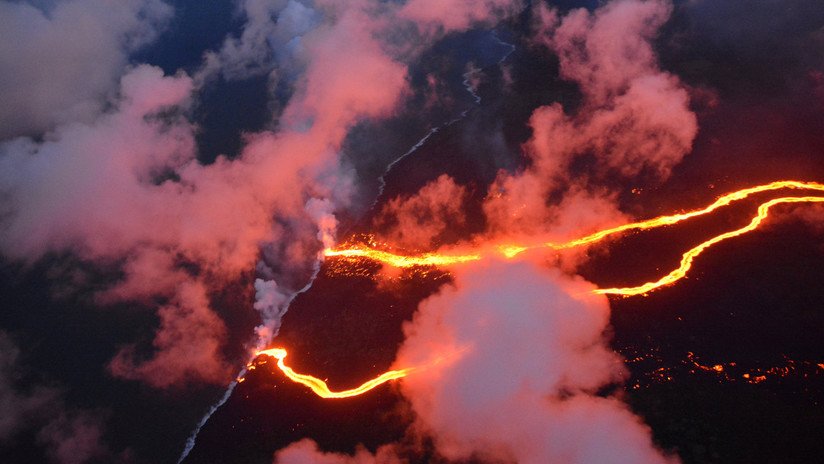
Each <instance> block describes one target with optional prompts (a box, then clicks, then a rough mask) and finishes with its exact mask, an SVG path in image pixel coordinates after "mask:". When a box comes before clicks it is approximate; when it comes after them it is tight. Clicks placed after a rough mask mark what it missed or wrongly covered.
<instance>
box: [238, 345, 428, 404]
mask: <svg viewBox="0 0 824 464" xmlns="http://www.w3.org/2000/svg"><path fill="white" fill-rule="evenodd" d="M286 355H287V353H286V350H285V349H283V348H270V349H268V350H263V351H259V352H258V353H257V354H256V355H255V357H258V356H269V357H272V358H275V359H276V360H277V365H278V368H279V369H280V370H281V371H282V372H283V374H284V375H286V377H288V378H289V379H290V380H291V381H293V382H295V383H299V384H301V385H305V386H306V387H309V388H310V389H311V390H312V391H313V392H315V394H316V395H318V396H320V397H321V398H351V397H353V396H358V395H362V394H364V393H366V392H368V391H370V390H372V389H374V388H376V387H378V386H380V385H383V384H384V383H386V382H389V381H390V380H395V379H400V378H402V377H406V376H407V374H409V373H410V372H412V371H413V370H414V368H407V369H400V370H392V371H387V372H384V373H383V374H381V375H379V376H377V377H375V378H374V379H372V380H368V381H366V382H364V383H363V384H361V385H360V386H359V387H356V388H352V389H349V390H342V391H332V390H330V389H329V386H328V385H327V384H326V382H324V381H323V380H321V379H319V378H317V377H313V376H311V375H306V374H298V373H297V372H295V371H294V370H292V368H291V367H289V366H287V365H286V363H285V362H284V361H283V360H284V359H285V358H286ZM249 367H250V368H253V367H254V366H253V365H250V366H249Z"/></svg>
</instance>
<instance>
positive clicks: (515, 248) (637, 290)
mask: <svg viewBox="0 0 824 464" xmlns="http://www.w3.org/2000/svg"><path fill="white" fill-rule="evenodd" d="M780 189H801V190H815V191H819V192H824V184H820V183H817V182H801V181H795V180H784V181H776V182H771V183H769V184H763V185H758V186H755V187H750V188H746V189H742V190H738V191H735V192H732V193H728V194H726V195H723V196H721V197H719V198H718V199H717V200H715V201H714V202H713V203H711V204H710V205H708V206H706V207H704V208H700V209H696V210H693V211H688V212H685V213H679V214H672V215H667V216H659V217H657V218H653V219H647V220H644V221H639V222H633V223H629V224H624V225H621V226H617V227H612V228H609V229H604V230H601V231H598V232H595V233H592V234H589V235H586V236H583V237H580V238H576V239H573V240H570V241H568V242H563V243H551V242H547V243H544V244H542V245H537V246H526V245H517V244H503V245H497V246H496V247H495V249H496V250H497V251H498V252H499V253H500V254H501V255H503V256H504V257H506V258H508V259H512V258H515V257H516V256H518V255H519V254H521V253H523V252H524V251H527V250H530V249H536V248H545V249H546V248H549V249H553V250H563V249H569V248H574V247H578V246H582V245H588V244H592V243H596V242H599V241H601V240H604V239H605V238H607V237H609V236H611V235H616V234H620V233H623V232H627V231H630V230H646V229H654V228H658V227H663V226H668V225H673V224H676V223H679V222H681V221H685V220H687V219H691V218H694V217H698V216H702V215H705V214H709V213H711V212H713V211H715V210H717V209H719V208H721V207H724V206H727V205H729V204H730V203H732V202H734V201H739V200H743V199H745V198H747V197H749V196H751V195H754V194H756V193H760V192H767V191H772V190H780ZM812 202H824V197H819V196H799V197H781V198H775V199H772V200H770V201H767V202H765V203H762V204H761V205H760V206H759V208H758V214H757V215H756V216H755V217H754V218H753V219H752V221H751V222H750V223H749V224H748V225H747V226H745V227H742V228H740V229H737V230H733V231H730V232H726V233H723V234H721V235H718V236H716V237H713V238H711V239H709V240H707V241H705V242H703V243H701V244H699V245H698V246H696V247H694V248H692V249H690V250H688V251H687V252H686V253H684V254H683V256H682V258H681V263H680V265H679V266H678V268H676V269H675V270H673V271H671V272H670V273H668V274H666V275H665V276H663V277H661V278H660V279H658V280H656V281H653V282H646V283H644V284H642V285H639V286H635V287H624V288H604V289H597V290H595V293H599V294H611V295H622V296H633V295H642V294H645V293H649V292H651V291H653V290H655V289H658V288H660V287H663V286H666V285H671V284H673V283H675V282H677V281H679V280H681V279H683V278H684V277H686V275H687V272H688V271H689V270H690V268H691V267H692V262H693V261H694V260H695V258H696V257H697V256H698V255H700V254H701V253H702V252H703V251H704V250H706V249H707V248H709V247H711V246H713V245H715V244H717V243H719V242H722V241H724V240H727V239H729V238H733V237H737V236H739V235H742V234H745V233H747V232H751V231H753V230H755V229H757V228H758V226H759V225H760V224H761V223H762V222H763V221H764V219H766V218H767V216H768V215H769V210H770V208H771V207H773V206H775V205H777V204H781V203H812ZM324 256H326V257H329V258H348V259H357V258H366V259H370V260H374V261H377V262H380V263H383V264H386V265H389V266H394V267H399V268H410V267H415V266H451V265H456V264H463V263H467V262H472V261H478V260H480V259H483V257H484V255H483V254H482V253H481V252H480V251H478V252H475V253H467V254H440V253H424V254H416V255H401V254H395V253H391V252H388V251H384V250H381V249H378V248H375V247H374V246H370V245H365V244H364V245H355V246H353V247H351V248H341V249H331V248H328V249H326V250H324Z"/></svg>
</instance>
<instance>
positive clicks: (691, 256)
mask: <svg viewBox="0 0 824 464" xmlns="http://www.w3.org/2000/svg"><path fill="white" fill-rule="evenodd" d="M813 202H817V203H821V202H824V197H782V198H774V199H772V200H770V201H768V202H766V203H763V204H761V206H759V207H758V214H757V215H756V216H755V217H754V218H753V219H752V221H750V223H749V224H747V225H746V226H744V227H742V228H740V229H736V230H733V231H730V232H725V233H723V234H721V235H717V236H715V237H713V238H711V239H709V240H707V241H705V242H703V243H701V244H700V245H698V246H696V247H694V248H692V249H690V250H689V251H687V252H686V253H684V255H683V256H682V257H681V265H680V266H678V268H676V269H675V270H673V271H672V272H670V273H669V274H667V275H665V276H664V277H661V278H660V279H658V280H656V281H655V282H647V283H645V284H643V285H639V286H637V287H626V288H599V289H596V290H594V292H595V293H600V294H611V295H623V296H633V295H643V294H645V293H648V292H650V291H652V290H655V289H656V288H659V287H663V286H664V285H670V284H673V283H675V282H677V281H679V280H681V279H683V278H684V277H686V275H687V272H688V271H689V270H690V268H691V267H692V262H693V260H695V258H696V257H697V256H698V255H700V254H701V253H702V252H703V251H704V250H706V249H707V248H709V247H711V246H713V245H715V244H716V243H719V242H722V241H724V240H727V239H728V238H733V237H737V236H739V235H742V234H745V233H747V232H751V231H753V230H755V229H756V228H758V226H759V225H760V224H761V222H763V221H764V219H766V218H767V216H768V215H769V213H770V208H772V207H773V206H775V205H778V204H781V203H813Z"/></svg>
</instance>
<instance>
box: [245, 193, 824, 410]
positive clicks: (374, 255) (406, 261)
mask: <svg viewBox="0 0 824 464" xmlns="http://www.w3.org/2000/svg"><path fill="white" fill-rule="evenodd" d="M779 189H802V190H815V191H820V192H824V184H819V183H816V182H800V181H778V182H772V183H769V184H764V185H759V186H755V187H750V188H747V189H742V190H738V191H736V192H732V193H729V194H726V195H723V196H721V197H719V198H718V199H717V200H715V202H713V203H712V204H710V205H709V206H706V207H704V208H701V209H697V210H693V211H689V212H686V213H680V214H673V215H669V216H660V217H657V218H653V219H648V220H645V221H639V222H634V223H629V224H625V225H622V226H618V227H613V228H609V229H604V230H601V231H598V232H595V233H593V234H590V235H586V236H584V237H581V238H577V239H574V240H570V241H568V242H565V243H559V244H555V243H544V244H542V245H539V246H522V245H511V244H508V245H499V246H497V247H496V248H497V251H498V252H499V253H501V254H502V255H503V256H505V257H506V258H510V259H511V258H514V257H516V256H517V255H519V254H520V253H522V252H524V251H526V250H528V249H532V248H550V249H555V250H560V249H565V248H572V247H577V246H581V245H586V244H590V243H594V242H597V241H600V240H603V239H605V238H606V237H608V236H610V235H614V234H618V233H621V232H626V231H629V230H643V229H652V228H656V227H662V226H667V225H672V224H676V223H678V222H681V221H684V220H687V219H690V218H693V217H697V216H701V215H704V214H708V213H710V212H712V211H715V210H716V209H718V208H721V207H723V206H726V205H729V204H730V203H732V202H733V201H737V200H742V199H744V198H747V197H748V196H750V195H753V194H755V193H759V192H765V191H770V190H779ZM822 202H824V196H791V197H780V198H774V199H772V200H769V201H766V202H764V203H762V204H761V205H759V207H758V212H757V214H756V216H755V217H754V218H753V219H752V220H751V221H750V223H749V224H747V225H746V226H744V227H741V228H739V229H736V230H733V231H729V232H725V233H723V234H720V235H717V236H715V237H713V238H711V239H709V240H706V241H704V242H702V243H700V244H699V245H697V246H695V247H694V248H692V249H690V250H688V251H687V252H685V253H684V254H683V256H682V258H681V263H680V265H679V266H678V268H676V269H675V270H673V271H672V272H670V273H668V274H667V275H665V276H663V277H661V278H660V279H658V280H656V281H654V282H647V283H645V284H643V285H639V286H636V287H625V288H599V289H596V290H594V292H595V293H599V294H612V295H622V296H633V295H642V294H646V293H648V292H650V291H652V290H655V289H657V288H660V287H662V286H665V285H671V284H673V283H675V282H677V281H678V280H680V279H683V278H684V277H686V275H687V272H688V271H689V270H690V268H691V267H692V263H693V261H694V260H695V258H696V257H697V256H698V255H700V254H701V253H702V252H704V250H706V249H707V248H709V247H711V246H713V245H715V244H717V243H720V242H722V241H724V240H727V239H730V238H733V237H737V236H740V235H742V234H745V233H747V232H751V231H753V230H755V229H757V228H758V226H759V225H761V223H762V222H763V221H764V220H765V219H766V218H767V217H768V216H769V213H770V209H771V208H772V207H774V206H776V205H779V204H787V203H822ZM324 255H325V256H327V257H340V258H349V259H357V258H367V259H371V260H374V261H378V262H381V263H384V264H388V265H391V266H395V267H401V268H407V267H415V266H449V265H455V264H461V263H467V262H470V261H478V260H480V259H483V257H484V255H483V254H482V253H481V252H480V251H479V252H476V253H469V254H438V253H426V254H419V255H398V254H393V253H390V252H388V251H383V250H379V249H376V248H373V247H371V246H368V245H356V246H354V247H351V248H345V249H326V250H324ZM286 354H287V353H286V350H285V349H283V348H272V349H268V350H263V351H260V352H258V353H257V356H260V355H264V356H270V357H273V358H275V359H276V360H277V366H278V368H280V370H281V371H282V372H283V373H284V374H285V375H286V377H288V378H289V379H290V380H292V381H293V382H297V383H300V384H302V385H305V386H306V387H309V388H310V389H311V390H312V391H313V392H315V394H317V395H318V396H320V397H322V398H349V397H352V396H357V395H361V394H363V393H366V392H368V391H370V390H372V389H374V388H375V387H378V386H380V385H382V384H384V383H386V382H388V381H390V380H395V379H400V378H403V377H406V376H407V375H408V374H409V373H410V372H411V371H413V370H414V369H415V368H406V369H400V370H391V371H387V372H384V373H383V374H381V375H379V376H378V377H375V378H374V379H372V380H369V381H367V382H365V383H363V384H362V385H360V386H359V387H357V388H353V389H350V390H343V391H337V392H335V391H331V390H330V389H329V387H328V385H327V384H326V382H324V381H323V380H321V379H318V378H317V377H313V376H311V375H306V374H298V373H296V372H295V371H294V370H292V368H290V367H288V366H287V365H286V364H285V363H284V361H283V360H284V358H286ZM253 367H254V366H250V368H253ZM719 367H721V370H719ZM708 369H712V370H714V371H718V372H721V371H723V366H713V367H711V368H708ZM753 375H754V374H749V373H747V374H746V375H744V377H743V378H745V379H748V380H750V379H751V377H752V378H754V379H756V380H758V381H760V379H761V377H757V376H756V377H754V376H753Z"/></svg>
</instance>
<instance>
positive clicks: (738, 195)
mask: <svg viewBox="0 0 824 464" xmlns="http://www.w3.org/2000/svg"><path fill="white" fill-rule="evenodd" d="M785 188H786V189H802V190H817V191H819V192H824V184H820V183H818V182H801V181H796V180H780V181H775V182H771V183H769V184H763V185H757V186H755V187H750V188H746V189H742V190H738V191H735V192H732V193H728V194H726V195H723V196H721V197H718V199H717V200H715V201H714V202H713V203H712V204H710V205H709V206H707V207H704V208H701V209H696V210H693V211H688V212H686V213H680V214H672V215H669V216H659V217H657V218H653V219H647V220H645V221H640V222H633V223H630V224H624V225H622V226H618V227H613V228H611V229H605V230H601V231H598V232H595V233H593V234H590V235H587V236H585V237H581V238H577V239H574V240H570V241H568V242H565V243H559V244H553V243H547V244H546V246H548V247H551V248H554V249H556V250H558V249H563V248H573V247H576V246H580V245H584V244H587V243H592V242H597V241H599V240H602V239H604V238H606V237H607V236H609V235H614V234H617V233H620V232H625V231H628V230H636V229H637V230H643V229H654V228H656V227H661V226H668V225H672V224H675V223H678V222H681V221H684V220H686V219H691V218H694V217H698V216H703V215H705V214H708V213H711V212H713V211H715V210H717V209H718V208H721V207H724V206H727V205H729V204H730V203H732V202H734V201H738V200H743V199H745V198H747V197H749V196H751V195H754V194H756V193H760V192H767V191H771V190H781V189H785Z"/></svg>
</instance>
